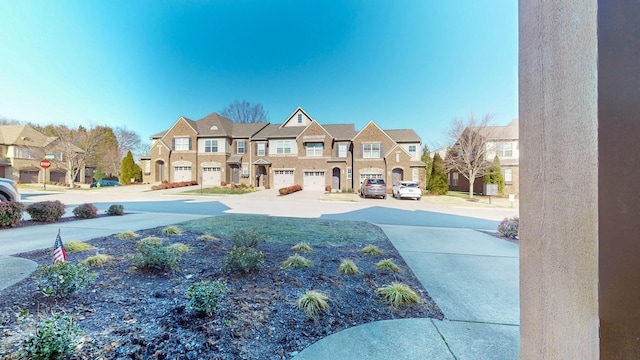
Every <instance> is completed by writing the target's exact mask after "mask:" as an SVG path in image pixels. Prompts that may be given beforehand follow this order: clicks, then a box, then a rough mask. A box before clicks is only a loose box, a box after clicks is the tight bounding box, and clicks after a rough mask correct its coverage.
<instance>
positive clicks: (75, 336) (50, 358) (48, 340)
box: [20, 315, 82, 360]
mask: <svg viewBox="0 0 640 360" xmlns="http://www.w3.org/2000/svg"><path fill="white" fill-rule="evenodd" d="M81 336H82V330H81V329H78V328H77V327H76V326H75V324H74V322H73V320H72V319H71V318H70V317H68V316H59V315H54V316H51V317H49V318H47V319H45V320H44V321H42V322H41V323H39V324H37V325H36V332H35V334H34V335H31V336H29V338H27V339H26V340H25V341H24V342H23V343H22V352H21V353H20V358H28V359H34V360H40V359H42V360H63V359H69V358H71V357H72V356H73V354H74V352H75V349H76V347H77V346H78V345H79V344H80V340H81Z"/></svg>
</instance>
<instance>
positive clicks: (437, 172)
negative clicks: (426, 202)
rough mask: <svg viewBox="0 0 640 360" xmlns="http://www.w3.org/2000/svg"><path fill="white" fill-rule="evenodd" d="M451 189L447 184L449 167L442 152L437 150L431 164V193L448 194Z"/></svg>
mask: <svg viewBox="0 0 640 360" xmlns="http://www.w3.org/2000/svg"><path fill="white" fill-rule="evenodd" d="M447 191H449V185H448V184H447V168H446V167H445V164H444V161H443V160H442V158H441V157H440V154H438V153H437V152H436V154H435V155H434V156H433V163H432V165H431V177H430V180H429V193H430V194H433V195H446V194H447Z"/></svg>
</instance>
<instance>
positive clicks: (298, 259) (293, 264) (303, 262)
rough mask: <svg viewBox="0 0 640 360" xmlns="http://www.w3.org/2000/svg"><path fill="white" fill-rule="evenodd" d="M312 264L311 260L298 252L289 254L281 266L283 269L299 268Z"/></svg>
mask: <svg viewBox="0 0 640 360" xmlns="http://www.w3.org/2000/svg"><path fill="white" fill-rule="evenodd" d="M311 264H313V262H312V261H311V260H309V259H307V258H305V257H304V256H300V255H298V254H295V255H291V256H289V257H288V258H287V259H286V260H285V261H283V262H282V267H283V268H285V269H301V268H305V267H309V266H311Z"/></svg>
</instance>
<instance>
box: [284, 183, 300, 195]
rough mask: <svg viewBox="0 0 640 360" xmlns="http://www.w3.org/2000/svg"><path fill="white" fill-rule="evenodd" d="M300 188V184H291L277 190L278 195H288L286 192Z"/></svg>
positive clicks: (292, 191)
mask: <svg viewBox="0 0 640 360" xmlns="http://www.w3.org/2000/svg"><path fill="white" fill-rule="evenodd" d="M300 190H302V186H300V185H292V186H288V187H284V188H280V189H278V192H279V193H280V195H288V194H291V193H294V192H296V191H300Z"/></svg>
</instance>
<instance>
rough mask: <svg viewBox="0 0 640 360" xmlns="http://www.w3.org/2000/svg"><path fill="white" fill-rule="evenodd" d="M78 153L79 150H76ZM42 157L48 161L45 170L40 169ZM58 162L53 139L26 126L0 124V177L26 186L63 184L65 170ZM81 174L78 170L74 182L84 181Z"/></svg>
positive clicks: (60, 158)
mask: <svg viewBox="0 0 640 360" xmlns="http://www.w3.org/2000/svg"><path fill="white" fill-rule="evenodd" d="M78 152H82V150H81V149H79V148H78ZM47 155H48V156H47ZM45 156H46V157H47V158H49V159H50V161H51V167H50V168H49V169H47V171H45V170H44V169H43V168H41V167H40V161H41V160H42V159H44V158H45ZM61 161H64V159H63V155H62V152H61V151H60V150H59V148H58V139H57V138H55V137H50V136H46V135H44V134H42V133H40V132H39V131H37V130H36V129H34V128H33V127H31V126H29V125H0V177H5V178H8V179H12V180H15V181H19V182H21V183H27V184H29V183H32V184H35V183H43V181H47V182H54V183H67V177H66V175H67V171H66V170H65V169H63V168H62V167H60V162H61ZM85 172H86V171H85V169H81V171H80V172H79V174H78V179H77V181H80V182H84V181H85Z"/></svg>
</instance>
